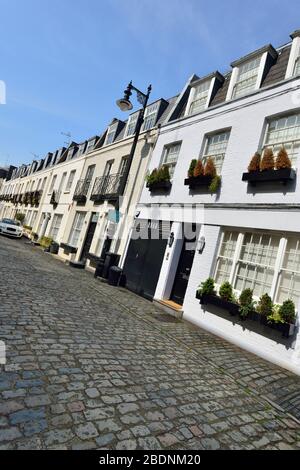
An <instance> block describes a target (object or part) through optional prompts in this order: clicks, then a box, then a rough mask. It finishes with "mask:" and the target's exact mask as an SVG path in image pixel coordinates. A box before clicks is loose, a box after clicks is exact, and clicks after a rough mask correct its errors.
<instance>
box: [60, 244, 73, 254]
mask: <svg viewBox="0 0 300 470" xmlns="http://www.w3.org/2000/svg"><path fill="white" fill-rule="evenodd" d="M59 246H60V248H62V249H63V250H64V252H65V254H66V255H70V254H75V253H77V248H75V247H74V246H71V245H68V244H67V243H61V244H60V245H59Z"/></svg>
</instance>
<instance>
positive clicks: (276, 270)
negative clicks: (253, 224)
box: [214, 227, 300, 309]
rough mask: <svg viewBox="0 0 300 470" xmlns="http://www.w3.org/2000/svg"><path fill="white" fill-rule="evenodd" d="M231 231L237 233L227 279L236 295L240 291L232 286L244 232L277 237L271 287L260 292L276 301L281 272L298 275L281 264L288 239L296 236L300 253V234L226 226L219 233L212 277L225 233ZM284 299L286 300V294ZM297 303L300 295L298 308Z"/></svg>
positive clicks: (257, 264) (239, 259)
mask: <svg viewBox="0 0 300 470" xmlns="http://www.w3.org/2000/svg"><path fill="white" fill-rule="evenodd" d="M233 232H234V233H237V234H238V237H237V241H236V246H235V252H234V256H233V258H232V266H231V270H230V274H229V276H228V279H227V281H228V282H230V284H231V285H232V286H233V289H234V292H235V293H236V294H237V295H239V294H241V291H240V290H238V289H235V287H234V286H235V284H236V280H237V271H238V266H239V262H240V261H241V251H242V247H243V243H244V240H245V236H246V234H251V235H260V236H263V235H265V236H270V237H277V238H278V237H279V245H278V250H277V254H276V260H275V263H274V265H273V266H272V267H271V269H272V271H273V279H272V284H271V287H270V291H269V292H262V294H265V293H268V294H269V295H270V297H271V299H272V301H273V302H275V303H276V302H277V300H278V297H279V290H280V276H281V273H282V272H284V271H285V272H287V271H289V272H295V273H296V274H297V275H300V271H299V272H298V271H292V270H291V269H285V268H284V266H283V263H284V257H285V254H286V249H287V245H288V241H289V239H292V238H297V239H298V240H299V243H298V246H299V254H300V236H299V235H298V237H297V234H292V233H291V234H283V233H282V232H276V231H264V230H249V229H248V230H243V231H239V230H235V229H231V228H229V227H228V228H227V227H226V228H224V230H223V231H222V234H221V237H220V242H219V246H218V251H217V256H216V259H215V265H214V278H216V275H217V271H218V262H219V259H222V258H223V256H222V255H221V250H222V244H223V240H224V237H225V233H233ZM242 262H244V263H248V264H251V262H249V261H242ZM253 264H254V265H256V266H259V265H260V264H259V263H253ZM262 266H267V265H262ZM216 287H217V289H219V288H220V284H218V283H216ZM253 298H254V300H259V297H258V296H255V295H253ZM285 300H288V296H287V298H286V299H285ZM299 305H300V296H299V298H298V301H296V302H295V306H296V309H298V306H299Z"/></svg>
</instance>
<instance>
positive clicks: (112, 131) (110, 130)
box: [105, 121, 118, 145]
mask: <svg viewBox="0 0 300 470" xmlns="http://www.w3.org/2000/svg"><path fill="white" fill-rule="evenodd" d="M117 128H118V121H117V122H115V123H114V124H112V125H111V126H109V128H108V132H107V136H106V139H105V145H109V144H112V143H113V141H114V140H115V136H116V132H117Z"/></svg>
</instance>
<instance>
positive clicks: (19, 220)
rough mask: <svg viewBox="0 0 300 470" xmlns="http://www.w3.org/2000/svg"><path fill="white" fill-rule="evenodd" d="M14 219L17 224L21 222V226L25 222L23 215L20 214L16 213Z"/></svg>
mask: <svg viewBox="0 0 300 470" xmlns="http://www.w3.org/2000/svg"><path fill="white" fill-rule="evenodd" d="M15 218H16V220H17V221H18V222H21V224H23V222H24V220H25V214H23V213H22V212H18V213H17V214H16V217H15Z"/></svg>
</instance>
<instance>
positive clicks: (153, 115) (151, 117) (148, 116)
mask: <svg viewBox="0 0 300 470" xmlns="http://www.w3.org/2000/svg"><path fill="white" fill-rule="evenodd" d="M159 108H160V101H156V102H154V103H152V104H149V105H148V106H147V108H146V110H145V115H144V122H143V126H142V132H143V131H149V130H150V129H153V127H155V125H156V122H157V116H158V111H159ZM152 110H153V111H152Z"/></svg>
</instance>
